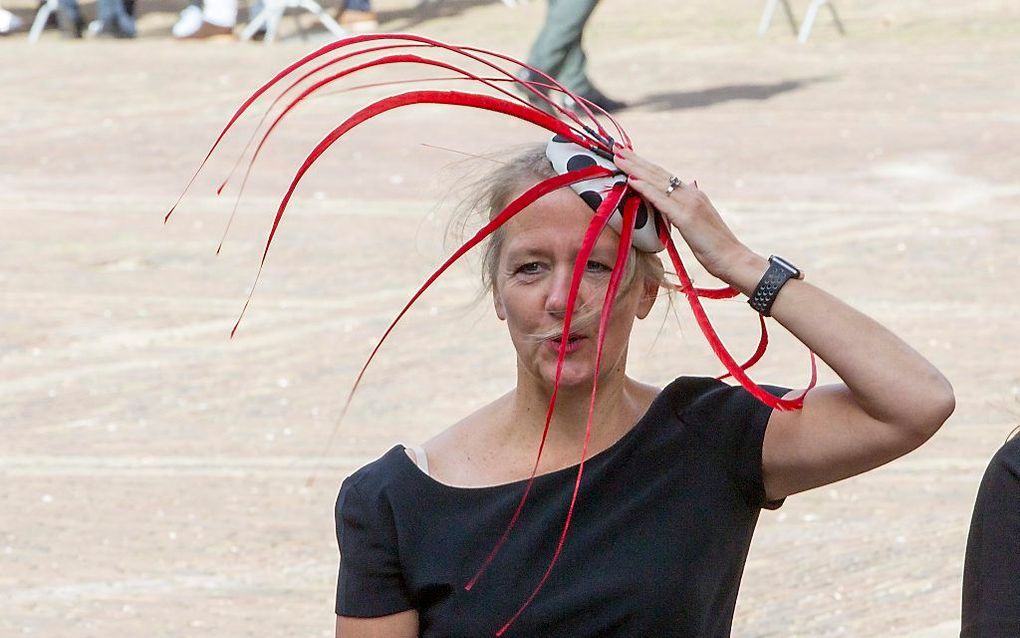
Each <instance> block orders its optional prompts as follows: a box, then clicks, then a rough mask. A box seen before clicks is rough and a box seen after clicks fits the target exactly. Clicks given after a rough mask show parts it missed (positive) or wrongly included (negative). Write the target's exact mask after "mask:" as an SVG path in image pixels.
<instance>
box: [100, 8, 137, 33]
mask: <svg viewBox="0 0 1020 638" xmlns="http://www.w3.org/2000/svg"><path fill="white" fill-rule="evenodd" d="M96 22H97V23H98V30H97V31H96V32H95V33H96V35H99V36H108V37H114V38H133V37H135V21H134V18H132V17H131V16H129V15H128V13H127V10H126V9H125V8H124V0H98V1H97V2H96Z"/></svg>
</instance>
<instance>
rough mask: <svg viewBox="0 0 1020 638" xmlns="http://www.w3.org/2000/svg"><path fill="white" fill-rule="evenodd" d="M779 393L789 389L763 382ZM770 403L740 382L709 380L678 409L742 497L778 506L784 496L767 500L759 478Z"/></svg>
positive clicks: (755, 503)
mask: <svg viewBox="0 0 1020 638" xmlns="http://www.w3.org/2000/svg"><path fill="white" fill-rule="evenodd" d="M762 388H763V389H764V390H765V391H767V392H768V393H769V394H771V395H773V396H776V397H782V396H783V395H785V394H786V393H787V392H789V390H788V389H787V388H781V387H777V386H762ZM771 415H772V407H771V406H768V405H766V404H764V403H762V402H761V401H759V400H758V399H756V398H755V397H754V396H752V395H751V393H750V392H748V391H747V390H745V389H744V388H742V387H740V386H730V385H726V384H725V383H723V382H722V381H715V380H712V381H710V382H709V385H708V388H707V389H706V391H704V392H702V393H700V394H699V395H698V396H697V397H696V398H694V399H693V400H692V401H691V402H690V403H689V404H688V405H686V406H685V407H684V409H683V411H682V412H681V415H680V416H681V420H682V421H684V422H685V423H687V424H689V425H691V426H693V427H694V428H695V431H696V432H697V433H698V435H699V436H700V437H701V438H702V439H703V440H704V441H705V442H706V443H707V444H708V445H710V446H712V447H713V448H714V449H715V450H716V451H717V452H718V453H719V455H720V458H721V459H722V462H723V463H724V464H725V465H726V467H727V471H728V472H729V473H730V475H731V476H732V477H733V480H734V482H735V483H736V485H737V487H738V488H739V489H740V491H741V493H742V494H743V496H744V498H745V499H746V500H747V502H748V503H749V504H750V505H751V506H753V507H760V508H765V509H778V508H779V507H780V506H782V504H783V501H784V499H779V500H775V501H769V500H768V499H767V498H766V496H765V484H764V480H763V478H762V445H763V443H764V441H765V429H766V427H767V426H768V422H769V417H770V416H771Z"/></svg>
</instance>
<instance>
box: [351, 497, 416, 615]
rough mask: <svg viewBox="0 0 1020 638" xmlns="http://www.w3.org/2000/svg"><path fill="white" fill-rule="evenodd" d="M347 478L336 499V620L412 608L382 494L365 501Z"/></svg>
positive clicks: (394, 529) (392, 523) (391, 519)
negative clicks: (338, 562) (338, 548)
mask: <svg viewBox="0 0 1020 638" xmlns="http://www.w3.org/2000/svg"><path fill="white" fill-rule="evenodd" d="M357 485H358V484H357V483H356V482H354V481H353V480H352V479H351V478H349V479H347V480H346V481H344V483H343V485H341V487H340V494H339V495H338V496H337V499H336V511H335V518H336V540H337V544H338V545H339V547H340V573H339V576H338V578H337V587H336V613H337V615H338V616H354V617H358V618H374V617H377V616H386V615H389V614H395V613H397V612H401V611H406V610H408V609H411V608H413V607H414V604H413V603H412V602H411V599H410V596H409V595H408V591H407V586H406V584H405V582H404V577H403V574H402V571H401V568H400V560H399V557H398V553H397V530H396V525H395V523H394V520H393V513H392V511H391V509H390V506H389V503H387V502H386V501H385V499H384V498H383V497H382V495H381V494H378V495H377V496H376V497H375V498H366V497H364V496H363V495H362V494H361V492H360V491H359V490H358V487H357Z"/></svg>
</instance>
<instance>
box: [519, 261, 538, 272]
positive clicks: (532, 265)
mask: <svg viewBox="0 0 1020 638" xmlns="http://www.w3.org/2000/svg"><path fill="white" fill-rule="evenodd" d="M541 271H542V264H540V263H538V262H537V261H529V262H528V263H526V264H521V265H520V266H518V267H517V269H516V270H514V274H515V275H537V274H538V273H540V272H541Z"/></svg>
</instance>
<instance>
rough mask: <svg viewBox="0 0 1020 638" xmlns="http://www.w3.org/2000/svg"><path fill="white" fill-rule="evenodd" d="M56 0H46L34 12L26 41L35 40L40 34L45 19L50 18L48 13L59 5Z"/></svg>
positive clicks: (44, 24) (44, 25)
mask: <svg viewBox="0 0 1020 638" xmlns="http://www.w3.org/2000/svg"><path fill="white" fill-rule="evenodd" d="M59 4H60V3H59V2H58V0H46V2H44V3H43V5H42V6H41V7H39V10H38V11H36V12H35V19H34V20H32V28H31V29H29V31H28V41H29V42H37V41H38V40H39V36H40V35H42V31H43V29H44V28H45V27H46V21H47V20H49V19H50V15H51V14H52V13H53V12H54V11H56V10H57V7H58V6H59Z"/></svg>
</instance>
